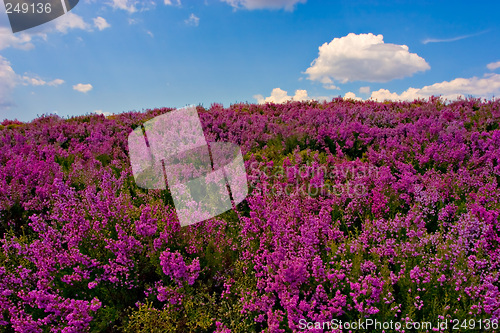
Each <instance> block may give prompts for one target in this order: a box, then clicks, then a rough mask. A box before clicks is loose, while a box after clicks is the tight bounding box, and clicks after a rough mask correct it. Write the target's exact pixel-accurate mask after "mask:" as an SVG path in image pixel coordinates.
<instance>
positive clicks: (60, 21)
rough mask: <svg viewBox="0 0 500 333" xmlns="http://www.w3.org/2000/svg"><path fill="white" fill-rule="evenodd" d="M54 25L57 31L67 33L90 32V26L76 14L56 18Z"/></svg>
mask: <svg viewBox="0 0 500 333" xmlns="http://www.w3.org/2000/svg"><path fill="white" fill-rule="evenodd" d="M52 22H54V23H53V27H54V29H55V30H57V31H59V32H62V33H63V34H65V33H67V32H68V30H71V29H82V30H90V25H89V24H88V23H86V22H85V21H84V20H83V18H82V17H81V16H78V15H76V14H74V13H73V12H68V13H66V14H65V15H63V16H59V17H58V18H56V19H55V20H54V21H52Z"/></svg>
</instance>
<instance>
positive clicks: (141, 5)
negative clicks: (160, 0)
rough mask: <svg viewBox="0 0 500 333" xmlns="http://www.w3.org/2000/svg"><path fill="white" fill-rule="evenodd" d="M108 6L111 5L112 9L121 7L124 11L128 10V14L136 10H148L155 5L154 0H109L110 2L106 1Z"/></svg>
mask: <svg viewBox="0 0 500 333" xmlns="http://www.w3.org/2000/svg"><path fill="white" fill-rule="evenodd" d="M107 4H108V5H109V6H111V7H112V8H113V9H121V10H124V11H127V12H129V13H130V14H132V13H135V12H138V11H145V10H149V9H151V8H152V7H154V6H155V5H156V3H155V1H153V0H148V1H146V0H142V1H138V0H111V2H108V3H107Z"/></svg>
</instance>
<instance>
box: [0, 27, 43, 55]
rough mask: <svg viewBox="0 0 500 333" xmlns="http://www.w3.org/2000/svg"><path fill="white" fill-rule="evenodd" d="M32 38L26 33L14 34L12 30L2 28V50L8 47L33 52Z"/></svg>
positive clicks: (0, 32)
mask: <svg viewBox="0 0 500 333" xmlns="http://www.w3.org/2000/svg"><path fill="white" fill-rule="evenodd" d="M31 41H32V36H31V35H30V34H27V33H25V32H20V33H17V34H13V33H12V30H11V29H10V28H7V27H0V50H3V49H6V48H8V47H14V48H16V49H21V50H31V49H32V48H34V47H35V45H33V43H32V42H31Z"/></svg>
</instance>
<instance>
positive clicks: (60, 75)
mask: <svg viewBox="0 0 500 333" xmlns="http://www.w3.org/2000/svg"><path fill="white" fill-rule="evenodd" d="M499 12H500V3H498V2H492V1H488V2H486V1H483V2H476V3H472V2H468V1H438V2H435V1H419V2H418V3H417V2H410V1H402V0H400V1H315V0H267V1H266V0H205V1H194V0H192V1H190V0H180V1H177V0H148V1H131V0H105V1H98V0H80V2H79V4H78V5H77V6H76V7H75V8H74V9H73V10H72V11H70V12H69V13H68V14H66V15H64V16H62V17H60V18H58V19H56V20H54V21H51V22H49V23H47V24H44V25H41V26H39V27H36V28H33V29H29V30H26V31H23V32H18V33H15V34H13V33H12V31H11V30H10V27H9V21H8V18H7V15H6V13H5V7H4V6H3V4H0V119H5V118H7V119H14V118H17V119H19V120H22V121H29V120H32V119H34V118H35V117H37V115H42V114H48V113H57V114H58V115H60V116H64V117H66V116H72V115H81V114H87V113H92V112H98V113H101V112H102V113H105V114H108V113H109V114H111V113H120V112H124V111H130V110H142V109H148V108H154V107H183V106H185V105H189V104H195V105H197V104H203V105H204V106H205V107H209V106H210V105H211V104H212V103H222V104H224V106H229V105H230V104H233V103H237V102H250V103H257V102H260V103H263V102H266V101H273V102H283V101H286V100H288V99H295V100H304V99H313V98H314V99H331V98H333V97H337V96H344V97H351V98H361V99H368V98H373V99H377V100H384V99H413V98H418V97H424V98H425V97H427V96H430V95H442V96H444V97H447V98H453V97H454V96H457V95H458V94H461V95H464V96H469V95H472V96H475V97H483V98H492V97H494V96H499V95H500V33H499V30H500V20H499V19H498V13H499Z"/></svg>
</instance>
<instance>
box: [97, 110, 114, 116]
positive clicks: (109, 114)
mask: <svg viewBox="0 0 500 333" xmlns="http://www.w3.org/2000/svg"><path fill="white" fill-rule="evenodd" d="M94 113H97V114H102V115H104V116H106V117H107V116H111V115H112V113H111V112H107V111H102V110H94Z"/></svg>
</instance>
